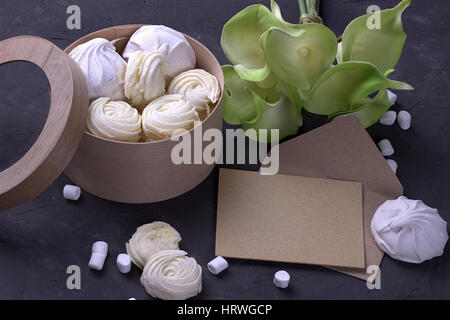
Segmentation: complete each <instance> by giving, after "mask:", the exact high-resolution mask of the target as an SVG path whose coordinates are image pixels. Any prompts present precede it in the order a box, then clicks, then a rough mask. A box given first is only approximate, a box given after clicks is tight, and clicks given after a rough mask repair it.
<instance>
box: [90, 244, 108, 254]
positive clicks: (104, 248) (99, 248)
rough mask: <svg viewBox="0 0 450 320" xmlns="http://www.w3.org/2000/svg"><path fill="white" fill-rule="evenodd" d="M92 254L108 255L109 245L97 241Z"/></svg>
mask: <svg viewBox="0 0 450 320" xmlns="http://www.w3.org/2000/svg"><path fill="white" fill-rule="evenodd" d="M92 252H96V253H101V254H104V255H107V254H108V244H107V243H106V242H105V241H97V242H94V244H93V245H92Z"/></svg>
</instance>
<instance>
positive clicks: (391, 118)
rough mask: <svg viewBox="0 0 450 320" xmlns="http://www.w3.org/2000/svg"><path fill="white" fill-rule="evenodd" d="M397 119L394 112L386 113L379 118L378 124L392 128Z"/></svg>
mask: <svg viewBox="0 0 450 320" xmlns="http://www.w3.org/2000/svg"><path fill="white" fill-rule="evenodd" d="M395 119H397V112H395V111H387V112H386V113H385V114H384V115H383V116H382V117H381V118H380V123H381V124H384V125H385V126H392V125H393V124H394V122H395Z"/></svg>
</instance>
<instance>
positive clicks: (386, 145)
mask: <svg viewBox="0 0 450 320" xmlns="http://www.w3.org/2000/svg"><path fill="white" fill-rule="evenodd" d="M378 148H379V149H380V151H381V154H382V155H383V156H392V155H393V154H394V148H393V147H392V144H391V142H390V141H389V140H388V139H383V140H381V141H380V142H378Z"/></svg>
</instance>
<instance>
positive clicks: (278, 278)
mask: <svg viewBox="0 0 450 320" xmlns="http://www.w3.org/2000/svg"><path fill="white" fill-rule="evenodd" d="M289 280H291V277H290V276H289V273H287V272H286V271H284V270H281V271H278V272H277V273H275V276H274V277H273V284H274V285H275V286H276V287H278V288H287V287H288V286H289Z"/></svg>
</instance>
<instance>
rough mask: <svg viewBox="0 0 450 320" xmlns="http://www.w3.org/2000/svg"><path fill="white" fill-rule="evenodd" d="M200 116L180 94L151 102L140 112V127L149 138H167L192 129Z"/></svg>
mask: <svg viewBox="0 0 450 320" xmlns="http://www.w3.org/2000/svg"><path fill="white" fill-rule="evenodd" d="M197 122H200V117H199V115H198V113H197V111H195V108H194V107H193V105H192V103H190V102H189V101H187V100H185V99H184V97H183V96H182V95H180V94H169V95H165V96H162V97H160V98H158V99H156V100H154V101H153V102H151V103H150V104H149V105H148V106H147V107H146V108H145V109H144V111H143V112H142V127H143V130H144V133H145V136H146V137H147V139H149V140H162V139H167V138H170V137H173V136H176V135H179V134H182V133H184V132H186V131H187V130H190V129H192V128H193V127H194V126H195V125H196V123H197Z"/></svg>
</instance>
